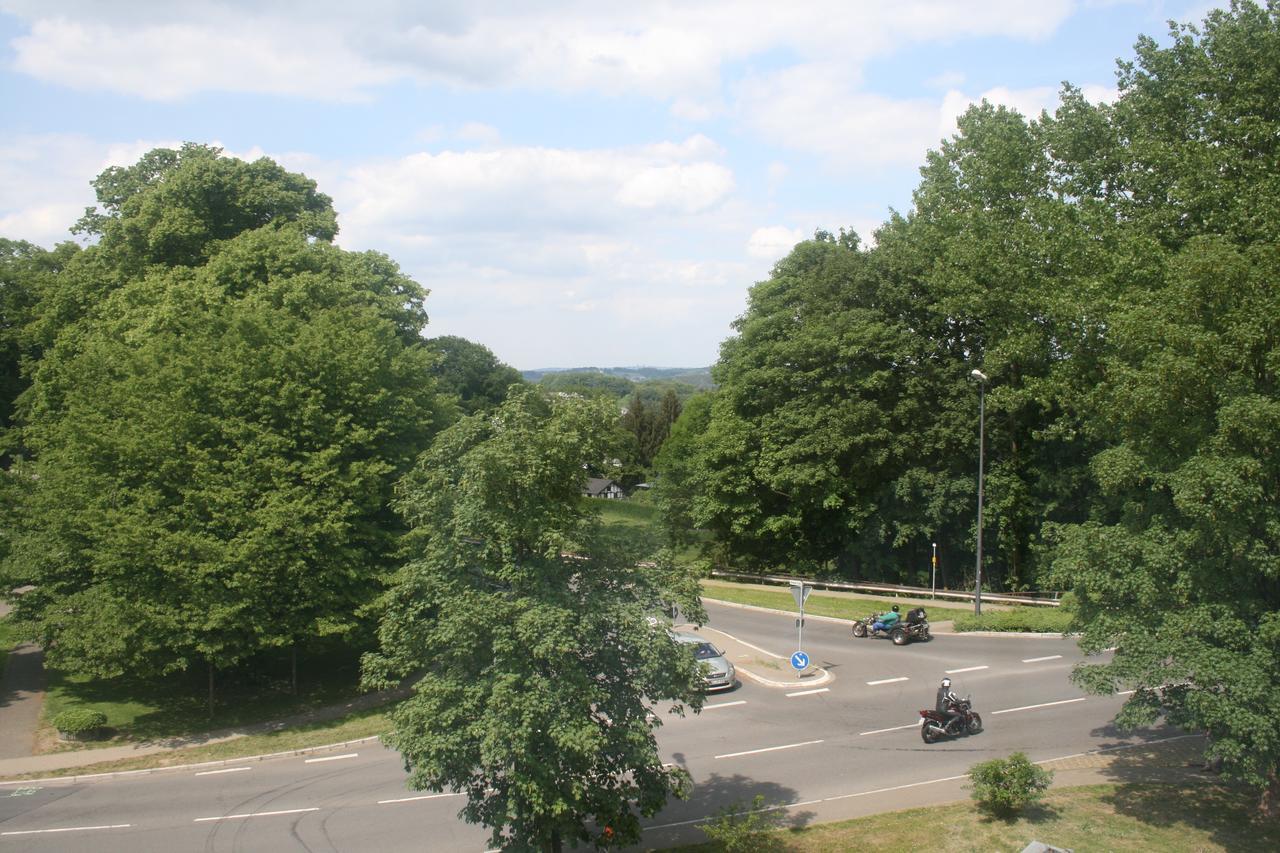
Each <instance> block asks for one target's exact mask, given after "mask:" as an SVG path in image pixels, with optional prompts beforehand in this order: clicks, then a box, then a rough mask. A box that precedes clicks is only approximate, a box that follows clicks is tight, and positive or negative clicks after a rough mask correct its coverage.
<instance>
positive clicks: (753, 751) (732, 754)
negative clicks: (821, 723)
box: [716, 740, 822, 758]
mask: <svg viewBox="0 0 1280 853" xmlns="http://www.w3.org/2000/svg"><path fill="white" fill-rule="evenodd" d="M815 743H822V741H820V740H806V741H804V742H803V743H788V744H784V745H783V746H766V747H765V748H764V749H748V750H747V751H746V752H727V753H725V754H724V755H717V756H716V758H738V757H739V756H742V755H758V754H759V753H761V752H777V751H778V750H780V749H795V748H796V747H797V746H813V745H814V744H815Z"/></svg>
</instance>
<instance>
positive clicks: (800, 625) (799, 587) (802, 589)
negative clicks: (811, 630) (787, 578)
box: [791, 581, 813, 671]
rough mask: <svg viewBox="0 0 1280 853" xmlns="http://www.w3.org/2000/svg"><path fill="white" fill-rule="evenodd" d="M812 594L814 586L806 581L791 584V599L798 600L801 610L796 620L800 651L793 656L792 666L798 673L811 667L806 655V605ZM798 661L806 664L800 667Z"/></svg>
mask: <svg viewBox="0 0 1280 853" xmlns="http://www.w3.org/2000/svg"><path fill="white" fill-rule="evenodd" d="M811 592H813V585H812V584H807V583H805V582H804V581H792V582H791V597H792V598H794V599H795V600H796V606H797V607H799V608H800V618H799V619H797V620H796V648H797V649H799V650H800V651H797V652H796V653H795V654H794V655H792V656H791V665H792V666H793V667H795V668H796V670H797V671H800V670H803V669H804V668H805V667H807V666H808V665H809V656H808V655H806V654H805V653H804V603H805V600H806V599H807V598H808V597H809V593H811ZM797 661H804V663H803V664H802V665H798V664H797Z"/></svg>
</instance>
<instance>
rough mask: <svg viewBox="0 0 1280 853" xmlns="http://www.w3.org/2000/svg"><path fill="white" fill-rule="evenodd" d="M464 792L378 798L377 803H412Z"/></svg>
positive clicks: (453, 795)
mask: <svg viewBox="0 0 1280 853" xmlns="http://www.w3.org/2000/svg"><path fill="white" fill-rule="evenodd" d="M463 796H466V795H465V794H423V795H422V796H420V797H400V798H399V799H397V800H378V805H380V806H385V805H386V804H387V803H414V802H417V801H418V800H438V799H440V798H441V797H463Z"/></svg>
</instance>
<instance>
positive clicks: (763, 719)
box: [0, 602, 1163, 853]
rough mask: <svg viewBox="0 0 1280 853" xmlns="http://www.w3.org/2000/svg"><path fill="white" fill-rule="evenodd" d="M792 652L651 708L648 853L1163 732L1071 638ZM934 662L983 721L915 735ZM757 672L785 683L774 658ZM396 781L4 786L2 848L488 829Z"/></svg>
mask: <svg viewBox="0 0 1280 853" xmlns="http://www.w3.org/2000/svg"><path fill="white" fill-rule="evenodd" d="M708 611H709V613H710V616H711V622H710V623H709V625H708V626H707V628H706V629H704V632H705V634H706V635H707V636H708V637H710V638H712V639H714V640H716V641H717V642H719V643H720V644H721V645H723V646H725V647H726V650H728V651H730V653H731V655H739V656H740V655H747V656H750V657H755V658H757V659H758V658H759V657H760V656H761V655H760V653H759V652H757V651H755V649H763V650H766V651H768V652H772V653H774V654H777V655H782V656H787V655H790V653H791V652H792V651H794V650H795V648H794V647H795V643H796V638H795V624H794V619H793V618H792V617H787V616H782V615H777V614H769V613H762V612H758V611H752V610H741V609H734V608H730V607H724V606H720V605H717V604H715V603H713V602H709V603H708ZM717 632H723V633H717ZM747 644H750V646H748V645H747ZM752 647H755V649H753V648H752ZM805 650H806V651H807V652H808V653H809V654H810V657H811V659H812V660H813V662H814V663H816V664H817V665H819V666H822V667H824V668H826V669H827V670H828V671H829V672H831V673H832V675H833V676H834V678H833V679H832V680H831V681H830V682H828V683H827V684H825V685H823V686H822V687H814V686H811V685H810V684H808V683H803V682H800V681H799V680H797V682H796V687H795V688H794V689H788V688H777V687H767V686H762V685H760V684H758V683H755V682H753V681H751V680H748V679H745V678H744V679H743V683H742V685H741V686H740V687H738V688H737V689H736V690H734V691H732V692H728V693H721V694H717V695H715V696H712V697H708V700H707V703H706V707H705V708H704V710H703V712H702V713H701V714H700V715H698V716H686V717H684V718H681V717H676V716H670V715H666V714H663V723H664V724H663V726H662V727H661V729H660V730H659V733H658V739H659V743H660V745H661V747H662V750H663V754H664V756H665V758H666V760H668V761H670V762H672V763H674V764H679V765H681V766H683V767H685V768H687V769H688V770H689V772H690V773H691V774H692V776H693V778H694V780H695V785H696V789H695V791H694V794H693V796H692V797H691V799H690V800H688V801H686V802H675V803H672V804H671V805H669V806H668V808H666V809H665V810H664V811H663V812H662V813H661V814H659V815H657V816H655V817H654V818H652V819H650V820H648V821H647V822H646V826H647V829H646V832H645V838H644V844H645V846H646V847H661V846H666V845H669V844H674V843H678V842H682V841H697V840H702V839H703V836H702V834H701V833H700V832H699V831H698V830H697V828H696V823H697V822H698V821H700V820H701V819H703V818H705V817H707V816H709V815H713V814H715V813H716V811H717V810H718V809H720V808H721V807H723V806H725V805H726V804H729V803H733V802H750V801H751V799H752V798H753V797H754V796H755V795H756V794H762V795H764V797H765V800H766V801H767V802H768V803H769V804H770V805H779V806H785V807H786V808H785V809H783V810H781V812H780V813H781V814H782V815H783V816H785V818H786V819H787V820H789V821H794V822H806V821H816V820H831V819H838V818H842V817H847V816H851V815H854V814H858V813H860V811H865V810H867V808H868V804H869V803H871V802H872V801H873V800H874V801H875V802H876V803H877V804H878V805H877V807H878V808H884V807H894V806H895V805H896V806H899V807H906V806H909V805H912V804H914V801H913V799H912V795H913V793H915V792H919V791H921V790H923V789H924V786H925V785H926V784H927V783H930V782H931V781H932V780H940V779H947V778H949V777H955V776H961V775H963V774H964V773H965V772H966V770H967V769H968V768H969V767H970V766H972V765H973V764H974V763H975V762H977V761H981V760H984V759H987V758H992V757H998V756H1005V755H1008V754H1009V753H1010V752H1013V751H1015V750H1022V751H1024V752H1026V753H1027V754H1028V755H1029V756H1031V757H1032V759H1033V760H1041V759H1049V758H1056V757H1061V756H1067V755H1073V754H1077V753H1082V752H1087V751H1089V750H1093V749H1098V748H1100V747H1104V746H1115V745H1119V744H1122V743H1129V742H1137V741H1139V740H1142V739H1154V738H1157V737H1160V736H1163V733H1161V732H1159V731H1152V732H1142V733H1139V734H1136V735H1134V734H1121V733H1119V732H1117V731H1116V730H1114V729H1113V728H1112V727H1111V725H1110V720H1111V718H1112V716H1113V715H1114V713H1115V711H1116V710H1117V709H1118V708H1119V705H1120V702H1121V699H1119V698H1098V697H1086V696H1085V695H1084V694H1082V693H1081V692H1080V691H1079V690H1078V689H1077V688H1075V687H1074V686H1072V685H1071V684H1070V682H1069V681H1068V678H1067V676H1068V673H1069V671H1070V669H1071V667H1072V666H1073V665H1074V664H1075V663H1077V662H1078V661H1080V659H1081V656H1080V653H1079V651H1078V650H1077V649H1076V646H1075V643H1074V642H1072V641H1068V640H1055V639H1044V638H1032V639H1010V638H980V637H970V636H963V635H941V636H936V637H935V639H934V640H933V641H932V642H930V643H925V644H921V643H915V644H911V645H908V646H904V647H896V646H894V645H892V643H890V642H889V641H887V640H876V639H854V638H852V637H851V636H850V634H849V629H848V626H847V624H842V625H837V624H832V623H826V622H820V621H818V620H813V619H811V620H808V622H807V624H806V627H805ZM948 672H949V673H951V677H952V678H953V680H954V682H955V688H956V690H957V692H958V693H959V694H960V695H962V696H963V695H965V694H966V693H971V694H972V695H973V698H974V703H975V707H976V708H977V709H978V710H979V711H980V712H981V713H982V716H983V720H984V722H985V724H986V731H985V732H983V733H982V734H980V735H977V736H975V737H970V738H959V739H955V740H948V741H943V742H940V743H937V744H933V745H926V744H924V743H923V742H922V741H921V739H920V735H919V728H918V725H917V723H918V713H917V712H918V710H919V709H920V708H925V707H931V706H932V704H933V697H934V691H935V689H936V687H937V683H938V681H939V679H940V678H941V677H942V675H943V674H944V673H948ZM768 675H769V677H771V678H773V679H775V680H778V681H784V682H785V681H788V680H790V679H793V678H794V676H793V675H791V674H790V671H789V670H788V669H786V668H785V663H784V667H783V668H779V669H776V670H771V671H770V672H769V673H768ZM404 779H405V774H404V770H403V767H402V766H401V764H400V759H399V756H398V755H397V754H395V753H394V752H391V751H389V750H386V749H384V748H383V747H381V746H379V745H376V744H370V745H362V746H360V747H359V748H356V749H349V750H345V751H341V752H336V751H335V752H333V753H329V754H320V755H313V756H306V757H303V756H298V757H290V758H280V759H273V760H269V761H261V762H253V763H247V764H244V765H234V766H229V767H225V768H218V769H214V770H208V769H206V770H203V771H199V772H197V771H182V770H173V771H166V772H160V773H154V774H149V775H142V776H134V777H126V778H117V779H113V780H105V781H98V782H89V783H60V782H59V783H48V782H46V783H39V784H32V785H28V786H25V787H15V786H4V787H0V850H6V849H13V850H24V851H25V850H32V851H83V850H87V849H92V850H94V851H95V853H113V851H121V853H125V851H129V853H132V852H133V851H166V853H167V851H175V850H204V851H264V853H285V851H360V850H376V851H409V850H432V851H469V852H470V851H482V850H484V849H485V843H486V841H487V833H485V832H484V831H483V830H481V829H479V828H477V827H473V826H469V825H467V824H465V823H463V822H462V821H461V820H459V819H458V818H457V812H458V809H459V808H460V807H461V805H462V801H463V800H462V797H460V796H457V795H450V794H446V795H430V794H422V793H417V792H413V791H408V790H406V789H405V787H404Z"/></svg>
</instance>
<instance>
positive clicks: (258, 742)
mask: <svg viewBox="0 0 1280 853" xmlns="http://www.w3.org/2000/svg"><path fill="white" fill-rule="evenodd" d="M386 712H387V708H386V707H385V706H384V707H382V708H375V709H372V710H366V711H358V712H356V713H353V714H349V715H347V716H346V717H343V718H342V719H339V720H328V721H323V722H316V723H308V724H303V725H298V726H292V727H290V728H288V729H282V730H280V731H276V732H269V733H265V734H255V735H247V736H245V737H240V738H236V739H234V740H228V741H223V742H221V743H211V744H206V745H204V746H193V747H189V748H187V749H174V750H169V751H167V752H159V753H153V754H151V755H140V756H137V757H134V758H127V759H122V760H119V761H104V762H99V763H97V764H90V765H86V766H82V767H71V768H67V769H64V770H53V771H41V772H40V773H39V774H26V776H28V777H29V776H33V775H38V776H41V777H44V776H79V775H86V774H92V773H114V772H119V771H122V770H143V769H147V768H153V767H172V766H175V765H183V764H200V763H202V762H205V761H223V760H226V759H231V758H242V757H245V756H250V755H271V754H273V753H277V752H288V751H290V750H295V749H304V748H306V747H313V746H327V745H329V744H333V743H345V742H347V741H352V740H360V739H361V738H366V737H372V736H374V735H381V734H383V733H385V732H386V731H387V730H388V729H389V728H390V723H389V722H388V720H387V716H386ZM11 778H19V779H21V778H24V777H23V776H17V777H11Z"/></svg>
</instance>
